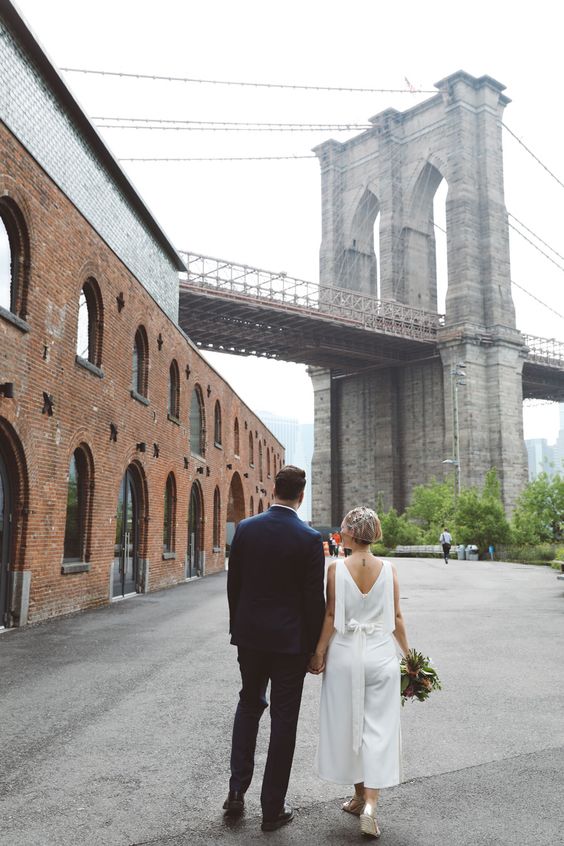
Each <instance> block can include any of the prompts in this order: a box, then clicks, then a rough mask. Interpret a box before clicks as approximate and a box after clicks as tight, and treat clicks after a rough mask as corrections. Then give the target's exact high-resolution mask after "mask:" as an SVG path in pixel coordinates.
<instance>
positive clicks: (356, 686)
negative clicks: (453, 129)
mask: <svg viewBox="0 0 564 846" xmlns="http://www.w3.org/2000/svg"><path fill="white" fill-rule="evenodd" d="M341 535H342V538H343V544H344V546H345V547H346V548H348V549H350V550H352V554H351V555H350V556H349V557H348V558H346V559H339V560H337V562H335V563H333V564H331V565H330V566H329V570H328V573H327V611H326V614H325V621H324V623H323V628H322V630H321V635H320V638H319V642H318V644H317V648H316V651H315V653H314V655H313V656H312V658H311V662H310V665H309V670H310V672H312V673H314V674H318V673H322V672H324V676H323V684H322V688H321V703H320V718H319V723H320V725H319V747H318V754H317V767H318V773H319V776H320V777H321V778H322V779H325V780H327V781H333V782H336V783H337V784H351V783H353V784H354V788H355V793H354V796H353V797H352V798H351V799H349V800H348V801H347V802H345V804H344V805H343V810H344V811H347V812H348V813H350V814H356V815H357V816H359V817H360V830H361V832H362V833H363V834H368V835H371V836H372V837H379V836H380V829H379V828H378V823H377V821H376V805H377V802H378V795H379V792H380V789H381V788H383V787H392V786H393V785H395V784H399V782H400V780H401V775H400V767H401V762H400V667H399V660H398V656H397V652H396V648H395V644H394V641H393V639H392V635H393V636H394V638H395V640H396V641H397V644H398V646H399V648H400V650H401V651H402V652H403V653H404V654H406V653H407V652H408V649H409V647H408V643H407V635H406V631H405V625H404V621H403V617H402V614H401V610H400V605H399V585H398V579H397V574H396V571H395V567H393V565H392V564H391V563H390V562H389V561H381V560H380V559H379V558H375V556H374V555H372V554H371V552H370V544H371V543H372V542H373V541H376V540H379V538H381V536H382V529H381V527H380V521H379V520H378V516H377V514H376V513H375V512H374V511H372V509H370V508H365V507H364V506H360V507H358V508H353V509H352V511H349V513H348V514H347V515H346V517H345V518H344V520H343V523H342V526H341Z"/></svg>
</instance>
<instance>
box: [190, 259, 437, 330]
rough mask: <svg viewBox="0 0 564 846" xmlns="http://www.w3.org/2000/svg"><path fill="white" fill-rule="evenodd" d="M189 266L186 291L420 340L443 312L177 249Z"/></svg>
mask: <svg viewBox="0 0 564 846" xmlns="http://www.w3.org/2000/svg"><path fill="white" fill-rule="evenodd" d="M180 255H181V257H182V259H183V260H184V261H185V263H186V267H187V268H188V275H187V277H186V278H185V279H184V280H182V281H181V287H182V288H184V289H185V290H187V289H190V288H192V289H193V288H199V289H202V288H203V289H207V290H213V291H217V292H218V293H221V294H222V295H223V296H224V297H227V298H229V299H230V300H231V301H233V300H238V301H239V302H247V303H248V302H249V300H253V301H255V302H256V301H259V302H263V303H265V304H268V305H270V306H275V307H276V309H277V310H283V311H288V312H295V311H296V309H299V310H300V311H303V312H309V313H310V314H311V313H313V314H317V315H318V316H319V317H327V318H333V319H335V318H338V319H339V321H346V322H347V323H349V324H350V325H351V326H355V327H358V328H361V329H369V330H373V331H376V332H382V333H384V334H387V335H395V336H396V337H397V336H402V337H405V338H412V339H413V340H421V341H431V342H432V341H436V339H437V330H438V329H439V328H440V327H441V326H443V325H444V316H443V315H439V314H436V313H434V312H429V311H425V310H423V309H418V308H413V307H412V306H408V305H404V304H403V303H398V302H394V301H392V300H381V299H378V298H377V297H373V296H370V295H369V294H361V293H358V292H357V291H350V290H347V289H346V288H334V287H333V286H331V285H322V284H321V283H317V282H308V281H306V280H304V279H296V278H295V277H293V276H288V275H287V274H286V273H283V272H282V273H273V272H272V271H269V270H263V269H261V268H257V267H249V266H248V265H242V264H236V263H233V262H227V261H224V260H222V259H218V258H213V257H212V256H202V255H197V254H195V253H189V252H184V251H182V250H181V251H180Z"/></svg>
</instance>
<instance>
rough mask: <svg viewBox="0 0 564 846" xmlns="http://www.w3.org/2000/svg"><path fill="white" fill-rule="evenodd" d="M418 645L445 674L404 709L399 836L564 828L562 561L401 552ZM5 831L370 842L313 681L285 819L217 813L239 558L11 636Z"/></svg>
mask: <svg viewBox="0 0 564 846" xmlns="http://www.w3.org/2000/svg"><path fill="white" fill-rule="evenodd" d="M396 566H397V568H398V573H399V578H400V585H401V596H402V608H403V612H404V615H405V618H406V623H407V629H408V634H409V637H410V642H411V643H412V644H413V645H414V646H416V647H418V648H420V649H423V650H424V651H425V652H426V653H427V654H430V655H431V656H432V658H433V660H434V662H435V664H436V666H437V667H438V668H439V670H440V674H441V678H442V681H443V686H444V689H443V690H442V691H440V692H437V693H435V694H433V696H432V697H431V699H430V700H429V701H428V702H426V703H424V704H421V703H415V704H410V705H408V706H406V707H405V708H404V709H403V711H402V732H403V752H404V770H405V772H404V777H405V779H406V781H405V782H404V783H403V784H402V785H400V786H399V787H395V788H393V789H390V790H386V791H384V792H383V795H382V802H381V814H380V817H381V825H382V829H383V836H382V841H381V842H383V843H386V844H388V846H414V844H417V846H476V844H482V846H490V844H491V846H494V844H495V846H510V844H511V846H513V844H515V843H519V844H533V843H534V844H535V846H556V844H557V843H561V837H562V831H563V830H564V805H563V803H562V797H561V785H562V782H563V779H564V754H563V752H564V723H563V721H562V718H561V716H562V715H561V703H562V701H563V698H564V675H563V674H562V673H561V672H560V671H559V668H560V666H561V657H562V656H561V650H562V642H563V638H564V592H563V588H562V585H563V583H562V582H559V581H557V579H556V574H555V571H553V570H550V569H549V568H547V567H526V566H524V565H518V564H501V563H497V562H494V563H487V562H465V561H462V562H452V564H449V565H448V567H446V566H445V565H444V564H443V563H442V561H441V560H440V559H424V560H419V561H417V560H414V559H401V560H400V559H398V560H397V561H396ZM0 652H1V656H2V657H1V663H2V683H1V685H0V713H1V714H2V729H1V737H2V752H1V754H0V819H1V820H2V822H1V825H0V844H2V846H8V844H9V846H31V844H33V846H132V844H149V843H150V844H151V846H213V845H214V844H225V846H253V844H262V846H264V844H266V843H267V840H268V844H273V846H274V844H277V846H278V844H286V846H291V844H299V846H314V844H319V843H327V844H335V846H337V844H348V843H356V842H358V843H360V838H359V835H358V830H357V821H356V820H355V819H353V818H351V817H349V816H348V815H345V814H343V813H341V812H340V811H339V806H340V802H341V801H342V797H344V796H346V795H347V793H348V788H347V787H345V786H339V785H334V784H327V783H324V782H321V781H320V780H319V779H318V778H317V777H316V776H315V774H314V769H313V760H314V753H315V745H316V735H317V708H318V699H319V691H320V682H321V680H320V679H318V678H314V677H312V676H310V677H308V678H307V680H306V686H305V692H304V701H303V706H302V714H301V719H300V724H299V730H298V743H297V750H296V758H295V766H294V770H293V773H292V779H291V782H290V788H289V793H288V798H289V800H290V801H291V802H292V803H293V804H294V805H295V807H296V808H297V809H298V813H297V815H296V819H295V820H294V822H293V823H291V824H290V825H289V826H288V827H287V828H286V829H285V830H283V831H281V832H279V833H275V834H272V835H263V834H261V832H260V828H259V825H260V808H259V801H258V799H259V792H260V776H259V773H260V772H261V771H262V767H263V766H264V756H265V748H266V741H267V736H268V725H269V720H268V714H266V715H265V716H264V717H263V721H262V725H261V730H260V736H259V744H258V757H257V776H258V777H257V778H256V779H255V780H254V781H253V784H252V785H251V789H250V790H249V793H248V795H247V813H246V814H245V817H244V818H243V819H242V820H241V821H240V822H239V823H238V824H236V825H235V826H234V827H232V828H230V827H228V826H227V825H226V824H225V823H224V821H223V817H222V812H221V803H222V802H223V799H224V798H225V792H226V787H227V777H228V759H229V744H230V734H231V725H232V719H233V712H234V708H235V703H236V699H237V692H238V689H239V682H238V673H237V662H236V658H235V650H234V649H233V647H231V646H229V638H228V635H227V604H226V598H225V574H219V575H217V576H209V577H208V578H206V579H202V580H199V581H197V582H190V583H187V584H183V585H180V586H178V587H176V588H172V589H169V590H163V591H160V592H158V593H152V594H148V595H146V596H139V597H135V598H133V599H129V600H125V601H124V602H119V603H115V604H114V605H111V606H107V607H104V608H100V609H97V610H94V611H88V612H85V613H82V614H77V615H74V616H72V617H68V618H66V619H59V620H54V621H52V622H49V623H45V624H41V625H37V626H31V627H29V628H26V629H21V630H18V629H15V630H14V629H12V630H9V631H7V632H5V633H4V634H1V635H0Z"/></svg>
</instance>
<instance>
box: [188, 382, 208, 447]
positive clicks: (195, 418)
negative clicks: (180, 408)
mask: <svg viewBox="0 0 564 846" xmlns="http://www.w3.org/2000/svg"><path fill="white" fill-rule="evenodd" d="M190 451H191V452H192V453H194V455H201V456H202V457H203V456H204V455H205V454H206V431H205V417H204V399H203V397H202V391H201V389H200V386H199V385H196V387H195V388H194V390H193V391H192V403H191V405H190Z"/></svg>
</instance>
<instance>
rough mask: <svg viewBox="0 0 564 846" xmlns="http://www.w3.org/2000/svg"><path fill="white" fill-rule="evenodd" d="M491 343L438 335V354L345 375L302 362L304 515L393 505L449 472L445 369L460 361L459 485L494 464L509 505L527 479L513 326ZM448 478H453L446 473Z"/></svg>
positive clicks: (473, 482)
mask: <svg viewBox="0 0 564 846" xmlns="http://www.w3.org/2000/svg"><path fill="white" fill-rule="evenodd" d="M513 334H514V336H515V337H506V338H500V339H498V340H496V341H491V340H490V339H488V340H487V341H486V342H485V341H484V339H483V338H481V337H478V336H477V337H474V338H472V337H467V338H464V339H463V340H462V341H460V340H454V339H448V337H445V339H444V340H443V341H442V342H441V344H440V345H439V351H440V357H434V358H431V359H430V360H429V361H422V362H417V363H413V364H410V365H406V366H403V367H388V368H378V369H374V370H372V371H371V370H370V369H368V370H366V371H364V372H360V373H356V374H348V375H341V374H338V375H335V372H333V373H332V372H331V371H330V370H325V369H321V368H310V370H309V373H310V376H311V378H312V383H313V389H314V404H315V426H314V433H315V435H314V438H315V440H314V454H313V463H312V484H313V515H314V522H315V524H316V525H320V526H337V525H339V524H340V521H341V519H342V517H343V515H344V514H345V513H346V512H347V511H348V510H349V509H350V508H353V507H354V506H355V505H359V504H364V505H369V506H375V504H376V502H377V501H378V499H380V500H381V501H382V502H383V504H384V508H385V509H386V510H387V509H388V508H391V507H392V506H393V507H395V508H396V509H397V510H398V511H399V512H401V511H403V510H404V509H405V507H406V506H407V505H408V504H409V501H410V498H411V493H412V491H413V488H414V487H415V486H416V485H424V484H427V483H428V482H429V481H430V480H431V479H432V478H433V477H434V478H437V479H441V478H446V479H448V478H449V475H448V474H449V473H450V472H451V471H450V470H448V469H446V468H445V465H443V461H444V459H447V458H454V455H453V434H454V410H453V394H452V379H453V378H454V377H453V375H452V371H453V368H455V367H456V365H457V364H458V363H459V362H463V363H464V365H465V374H466V375H465V383H466V384H465V385H464V386H460V387H459V389H458V398H459V401H458V405H459V415H458V436H459V457H460V472H461V481H462V486H463V487H481V486H482V484H483V481H484V477H485V474H486V473H487V471H488V470H489V469H490V468H491V467H496V468H497V471H498V475H499V480H500V485H501V493H502V498H503V501H504V503H505V506H506V509H507V510H508V511H510V510H511V509H512V508H513V506H514V505H515V502H516V499H517V497H518V495H519V493H520V491H521V490H522V488H523V486H524V484H525V483H526V478H527V473H526V467H527V464H526V454H525V446H524V441H523V414H522V397H523V390H522V368H523V345H522V342H521V341H520V339H519V333H517V332H515V333H513ZM453 483H454V479H453Z"/></svg>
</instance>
